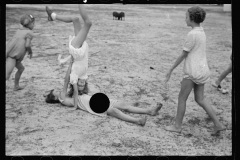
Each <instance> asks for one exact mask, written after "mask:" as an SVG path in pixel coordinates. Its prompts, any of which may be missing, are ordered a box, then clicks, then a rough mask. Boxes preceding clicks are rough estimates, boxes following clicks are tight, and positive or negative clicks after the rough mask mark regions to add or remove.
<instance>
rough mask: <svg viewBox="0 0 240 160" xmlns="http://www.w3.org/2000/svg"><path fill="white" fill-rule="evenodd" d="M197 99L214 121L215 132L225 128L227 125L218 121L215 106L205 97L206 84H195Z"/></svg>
mask: <svg viewBox="0 0 240 160" xmlns="http://www.w3.org/2000/svg"><path fill="white" fill-rule="evenodd" d="M194 96H195V101H196V102H197V103H198V104H199V105H200V106H201V107H202V108H203V109H204V110H205V111H206V112H207V114H208V115H209V116H210V118H211V119H212V121H213V123H214V132H215V133H216V132H219V131H222V130H224V129H225V127H224V126H223V125H222V124H221V123H220V122H219V121H218V119H217V116H216V114H215V112H214V111H213V108H212V107H211V106H210V105H209V103H207V102H206V100H205V99H204V84H202V85H197V84H195V85H194Z"/></svg>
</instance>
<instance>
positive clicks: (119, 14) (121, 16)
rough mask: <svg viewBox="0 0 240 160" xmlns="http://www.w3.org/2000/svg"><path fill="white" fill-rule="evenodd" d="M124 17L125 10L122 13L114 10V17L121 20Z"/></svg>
mask: <svg viewBox="0 0 240 160" xmlns="http://www.w3.org/2000/svg"><path fill="white" fill-rule="evenodd" d="M123 17H125V14H124V12H121V13H118V12H113V19H115V18H117V19H118V20H120V19H121V20H122V18H123ZM124 19H125V18H124Z"/></svg>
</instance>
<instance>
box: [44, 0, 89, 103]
mask: <svg viewBox="0 0 240 160" xmlns="http://www.w3.org/2000/svg"><path fill="white" fill-rule="evenodd" d="M78 8H79V12H80V15H81V16H82V19H83V21H84V25H83V28H82V27H81V24H80V20H79V18H78V17H76V16H64V15H59V14H56V13H54V12H52V11H51V9H49V7H47V6H46V11H47V14H48V20H49V21H53V20H59V21H62V22H66V23H71V22H72V23H73V27H74V33H75V36H71V35H70V36H69V52H70V54H71V55H72V57H73V58H74V63H73V65H72V69H71V74H70V83H71V84H72V85H73V89H74V107H75V108H77V99H78V83H80V81H81V80H86V79H87V78H88V77H87V69H88V44H87V42H86V41H85V40H86V38H87V35H88V32H89V30H90V28H91V26H92V22H91V21H90V20H89V17H88V15H87V12H86V10H85V8H84V7H83V5H82V4H79V5H78ZM78 81H79V82H78Z"/></svg>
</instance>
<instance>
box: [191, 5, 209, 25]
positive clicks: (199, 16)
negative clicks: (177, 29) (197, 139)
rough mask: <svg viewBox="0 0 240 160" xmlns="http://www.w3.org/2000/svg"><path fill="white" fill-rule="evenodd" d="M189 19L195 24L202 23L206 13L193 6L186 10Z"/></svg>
mask: <svg viewBox="0 0 240 160" xmlns="http://www.w3.org/2000/svg"><path fill="white" fill-rule="evenodd" d="M188 13H189V18H190V20H191V21H194V22H195V23H202V22H203V21H204V20H205V17H206V12H205V10H204V9H202V8H201V7H199V6H194V7H191V8H189V9H188Z"/></svg>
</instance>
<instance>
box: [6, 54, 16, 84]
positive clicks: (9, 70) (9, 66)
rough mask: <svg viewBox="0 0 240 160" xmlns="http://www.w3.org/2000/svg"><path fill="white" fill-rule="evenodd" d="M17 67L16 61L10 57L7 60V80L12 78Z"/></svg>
mask: <svg viewBox="0 0 240 160" xmlns="http://www.w3.org/2000/svg"><path fill="white" fill-rule="evenodd" d="M15 65H16V59H13V58H10V57H8V58H7V59H6V80H8V79H9V78H10V76H11V73H12V71H13V69H14V67H15Z"/></svg>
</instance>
